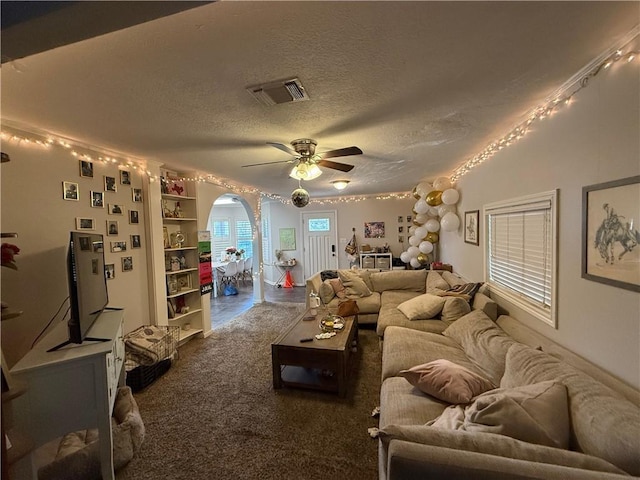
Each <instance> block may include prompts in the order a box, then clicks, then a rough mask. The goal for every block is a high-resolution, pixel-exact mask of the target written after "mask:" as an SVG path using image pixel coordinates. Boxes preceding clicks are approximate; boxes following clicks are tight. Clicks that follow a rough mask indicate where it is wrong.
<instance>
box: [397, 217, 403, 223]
mask: <svg viewBox="0 0 640 480" xmlns="http://www.w3.org/2000/svg"><path fill="white" fill-rule="evenodd" d="M402 220H404V217H403V216H402V215H398V223H402Z"/></svg>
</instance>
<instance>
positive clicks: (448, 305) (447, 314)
mask: <svg viewBox="0 0 640 480" xmlns="http://www.w3.org/2000/svg"><path fill="white" fill-rule="evenodd" d="M442 298H443V299H444V306H443V307H442V315H441V316H440V320H442V321H443V322H446V323H452V322H455V321H456V320H458V319H459V318H462V317H463V316H465V315H466V314H467V313H469V312H470V311H471V306H470V305H469V302H467V301H466V300H465V299H464V298H459V297H442Z"/></svg>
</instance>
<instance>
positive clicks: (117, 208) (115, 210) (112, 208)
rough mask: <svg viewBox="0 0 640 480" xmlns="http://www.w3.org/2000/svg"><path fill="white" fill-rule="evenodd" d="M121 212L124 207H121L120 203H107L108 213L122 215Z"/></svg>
mask: <svg viewBox="0 0 640 480" xmlns="http://www.w3.org/2000/svg"><path fill="white" fill-rule="evenodd" d="M123 212H124V209H123V208H122V205H118V204H116V203H110V204H109V215H122V213H123Z"/></svg>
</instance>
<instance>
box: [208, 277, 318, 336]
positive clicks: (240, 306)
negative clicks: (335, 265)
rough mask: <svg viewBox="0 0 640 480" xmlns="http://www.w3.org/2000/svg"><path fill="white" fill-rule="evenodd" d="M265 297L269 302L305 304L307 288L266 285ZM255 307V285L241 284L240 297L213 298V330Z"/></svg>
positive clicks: (239, 288)
mask: <svg viewBox="0 0 640 480" xmlns="http://www.w3.org/2000/svg"><path fill="white" fill-rule="evenodd" d="M264 297H265V300H266V301H268V302H288V303H304V302H305V288H304V286H298V287H293V288H278V287H276V286H274V285H268V284H265V285H264ZM252 306H253V285H252V284H251V283H247V284H246V285H243V284H242V282H240V285H239V286H238V295H230V296H228V297H225V296H224V295H220V296H218V297H215V298H214V297H211V328H213V329H214V330H215V329H216V328H219V327H221V326H222V325H224V324H225V323H227V322H228V321H229V320H231V319H232V318H233V317H235V316H236V315H239V314H241V313H242V312H244V311H245V310H249V309H250V308H251V307H252Z"/></svg>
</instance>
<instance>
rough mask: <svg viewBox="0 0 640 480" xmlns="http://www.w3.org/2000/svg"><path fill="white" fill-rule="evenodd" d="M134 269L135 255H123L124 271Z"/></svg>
mask: <svg viewBox="0 0 640 480" xmlns="http://www.w3.org/2000/svg"><path fill="white" fill-rule="evenodd" d="M131 270H133V257H122V271H123V272H130V271H131Z"/></svg>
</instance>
